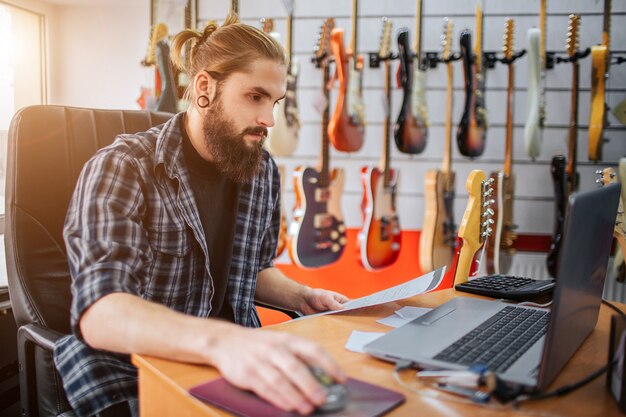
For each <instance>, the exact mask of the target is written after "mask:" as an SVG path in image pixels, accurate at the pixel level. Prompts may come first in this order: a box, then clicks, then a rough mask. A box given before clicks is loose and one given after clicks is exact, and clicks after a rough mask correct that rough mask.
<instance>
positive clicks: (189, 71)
mask: <svg viewBox="0 0 626 417" xmlns="http://www.w3.org/2000/svg"><path fill="white" fill-rule="evenodd" d="M170 58H171V60H172V63H173V64H174V66H176V67H177V68H178V69H179V70H180V71H181V72H183V73H185V74H186V75H187V76H188V77H189V79H190V80H193V78H194V77H195V76H196V74H197V73H198V72H199V71H203V70H206V71H207V72H208V73H209V75H211V77H213V78H214V79H215V80H217V82H218V83H220V82H222V81H224V80H225V79H226V78H228V76H229V75H230V74H232V73H233V72H248V70H249V67H250V65H251V64H252V62H254V61H255V60H257V59H269V60H273V61H277V62H280V63H281V64H283V65H287V57H286V54H285V50H284V48H283V47H282V46H281V45H280V44H279V43H278V42H277V41H276V40H275V39H274V38H272V37H271V36H269V35H268V34H266V33H264V32H263V31H261V30H259V29H256V28H254V27H252V26H250V25H246V24H243V23H239V18H238V16H237V15H236V14H234V13H231V14H229V15H228V17H227V18H226V21H225V22H224V24H223V25H222V26H220V27H218V26H217V24H216V23H215V22H209V23H208V24H207V25H206V27H205V28H204V30H203V31H202V32H199V31H197V30H194V29H185V30H183V31H182V32H180V33H179V34H177V35H176V36H175V37H174V40H173V42H172V48H171V52H170ZM193 95H194V89H193V83H190V84H189V86H188V87H187V91H186V92H185V98H186V99H188V100H190V99H195V97H193ZM191 103H194V101H193V100H192V101H191Z"/></svg>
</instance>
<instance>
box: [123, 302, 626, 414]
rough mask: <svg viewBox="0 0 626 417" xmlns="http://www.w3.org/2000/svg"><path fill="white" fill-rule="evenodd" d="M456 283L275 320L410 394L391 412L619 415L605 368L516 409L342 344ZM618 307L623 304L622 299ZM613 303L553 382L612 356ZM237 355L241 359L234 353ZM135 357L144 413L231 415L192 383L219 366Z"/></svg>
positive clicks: (356, 373)
mask: <svg viewBox="0 0 626 417" xmlns="http://www.w3.org/2000/svg"><path fill="white" fill-rule="evenodd" d="M455 294H456V293H455V292H454V290H444V291H439V292H436V293H432V294H425V295H420V296H418V297H414V298H411V299H408V300H404V301H402V302H401V303H391V304H386V305H382V306H376V307H370V308H366V309H361V310H355V311H350V312H346V313H340V314H335V315H328V316H322V317H316V318H312V319H305V320H300V321H292V322H287V323H283V324H280V325H276V326H272V329H275V330H283V331H287V332H289V333H293V334H297V335H299V336H302V337H307V338H315V339H316V340H318V341H319V342H320V343H321V344H322V345H323V346H324V347H325V348H326V349H328V350H329V351H330V352H331V353H332V354H333V356H334V357H335V358H336V359H337V360H338V361H339V363H341V364H342V366H343V367H344V369H345V370H346V372H347V373H348V375H350V376H351V377H354V378H357V379H363V380H366V381H369V382H372V383H375V384H378V385H381V386H385V387H388V388H390V389H393V390H396V391H399V392H402V393H404V394H405V395H406V398H407V400H406V403H404V404H403V405H402V406H400V407H398V408H397V409H395V410H394V411H393V412H391V413H390V414H388V415H389V416H398V417H399V416H407V417H408V416H411V417H414V416H416V415H418V414H416V412H417V411H419V415H424V416H461V415H475V414H478V413H480V415H481V416H509V415H510V416H512V415H517V414H521V415H529V414H534V415H538V414H537V413H538V412H540V413H541V415H553V416H585V417H592V416H597V417H606V416H618V415H621V414H620V411H619V409H618V408H617V406H616V404H615V401H614V400H613V398H612V397H611V394H610V393H609V391H608V390H607V389H606V387H605V383H606V375H603V376H602V377H600V378H598V379H596V380H595V381H594V382H593V383H591V384H590V385H587V386H585V387H584V388H582V389H579V390H577V391H575V392H573V393H571V394H569V395H567V396H565V397H561V398H556V399H554V398H553V399H548V400H542V401H537V402H535V403H528V404H527V405H525V406H524V410H528V411H529V413H523V412H522V413H513V412H510V411H509V412H502V411H493V410H486V409H479V408H477V407H476V406H474V405H468V404H459V403H455V402H452V401H444V400H438V399H435V398H431V397H428V396H423V395H420V394H417V393H415V392H413V391H411V390H408V389H405V388H404V387H402V386H400V385H398V383H397V382H396V381H395V380H394V378H393V375H392V370H393V366H392V364H391V363H388V362H384V361H380V360H377V359H375V358H372V357H370V356H368V355H365V354H359V353H353V352H349V351H347V350H346V349H344V345H345V343H346V341H347V340H348V337H349V335H350V333H351V332H352V330H361V331H378V332H386V331H389V327H386V326H383V325H381V324H378V323H376V320H377V319H379V318H382V317H386V316H388V315H390V314H392V313H393V312H394V311H395V310H397V309H398V308H400V307H401V306H403V305H413V306H419V307H436V306H438V305H440V304H442V303H443V302H445V301H447V300H449V299H450V298H452V297H454V295H455ZM621 307H626V306H623V305H621ZM612 313H613V312H612V310H610V309H609V308H608V307H606V306H604V305H603V306H602V308H601V311H600V318H599V320H598V325H597V327H596V329H595V330H594V331H593V332H592V334H591V335H590V336H589V338H588V339H587V340H586V341H585V343H584V344H583V345H582V346H581V348H580V349H579V351H578V352H577V353H576V355H575V356H574V358H573V359H572V360H571V361H570V362H569V363H568V364H567V366H566V367H565V368H564V369H563V370H562V371H561V373H560V374H559V376H558V377H557V379H556V380H555V382H554V383H553V384H552V386H551V388H555V387H558V386H562V385H565V384H568V383H571V382H573V381H577V380H579V379H580V378H582V377H584V376H586V375H588V374H589V373H591V372H592V371H594V370H596V369H598V368H599V367H600V366H602V365H603V364H604V363H606V361H607V356H608V339H609V323H610V316H611V315H612ZM234 360H236V359H234ZM133 363H134V364H135V365H136V366H137V367H138V368H139V403H140V412H141V415H142V416H144V417H147V416H227V415H230V414H228V413H225V412H223V411H221V410H218V409H216V408H212V407H210V406H208V405H206V404H205V403H203V402H201V401H199V400H196V399H195V398H193V397H191V396H190V395H189V394H188V393H187V390H188V389H189V388H191V387H192V386H194V385H197V384H199V383H202V382H206V381H209V380H211V379H215V378H217V377H219V373H218V372H217V371H216V370H215V369H214V368H210V367H207V366H198V365H190V364H183V363H177V362H172V361H167V360H164V359H157V358H153V357H147V356H141V355H133ZM413 372H414V371H410V370H407V371H403V373H402V376H403V377H404V378H403V380H405V381H407V382H409V383H412V381H411V379H412V378H411V375H413Z"/></svg>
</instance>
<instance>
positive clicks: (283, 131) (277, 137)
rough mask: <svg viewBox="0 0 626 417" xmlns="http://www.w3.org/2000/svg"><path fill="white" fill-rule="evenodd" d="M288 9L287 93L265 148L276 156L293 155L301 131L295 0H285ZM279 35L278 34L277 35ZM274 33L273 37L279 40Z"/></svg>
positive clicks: (277, 111) (276, 110) (276, 113)
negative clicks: (295, 46) (294, 48)
mask: <svg viewBox="0 0 626 417" xmlns="http://www.w3.org/2000/svg"><path fill="white" fill-rule="evenodd" d="M284 3H285V8H286V9H287V12H288V16H287V40H286V43H285V49H286V50H287V56H288V59H289V62H288V64H287V65H288V66H287V68H288V71H287V92H286V94H285V99H284V100H281V101H280V102H279V103H278V105H276V106H275V107H274V123H275V124H274V126H273V127H272V128H271V129H269V132H268V136H267V140H266V142H265V146H266V147H267V150H268V151H269V152H270V153H271V154H272V155H274V156H289V155H292V154H293V153H294V152H295V151H296V148H297V146H298V131H299V130H300V119H299V117H298V104H297V101H296V85H297V82H298V72H299V65H298V60H297V59H296V58H295V57H294V56H293V48H292V39H293V0H285V1H284ZM276 35H277V34H276ZM276 35H275V34H274V33H272V36H274V37H275V38H277V36H276Z"/></svg>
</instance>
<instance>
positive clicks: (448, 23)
mask: <svg viewBox="0 0 626 417" xmlns="http://www.w3.org/2000/svg"><path fill="white" fill-rule="evenodd" d="M453 30H454V23H452V20H450V19H448V18H447V17H446V18H444V19H443V33H442V34H441V46H442V47H443V59H444V60H447V59H449V58H450V54H451V53H452V32H453Z"/></svg>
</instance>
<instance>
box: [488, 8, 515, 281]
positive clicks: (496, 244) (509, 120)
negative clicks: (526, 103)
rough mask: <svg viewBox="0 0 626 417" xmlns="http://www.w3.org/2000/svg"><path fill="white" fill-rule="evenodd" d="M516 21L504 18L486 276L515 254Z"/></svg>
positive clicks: (504, 269) (507, 263)
mask: <svg viewBox="0 0 626 417" xmlns="http://www.w3.org/2000/svg"><path fill="white" fill-rule="evenodd" d="M514 31H515V21H514V20H513V19H509V18H507V19H506V20H505V23H504V47H503V50H504V57H505V59H506V60H507V61H505V63H506V64H507V67H508V70H509V71H508V88H507V102H506V142H505V146H504V167H503V169H502V170H501V171H496V172H492V173H491V176H490V177H491V178H492V179H493V180H494V190H495V192H494V195H495V200H496V204H495V205H494V215H493V218H494V222H495V233H494V238H493V239H491V240H489V242H488V245H487V272H488V273H489V274H506V273H507V272H508V270H509V268H510V267H511V261H512V256H513V254H514V253H515V249H514V248H513V244H514V242H515V239H516V238H517V236H516V235H515V229H516V228H517V226H516V225H515V224H514V223H513V193H514V189H515V177H514V175H513V87H514V86H515V66H514V65H513V62H511V61H510V59H511V58H512V57H513V36H514Z"/></svg>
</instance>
